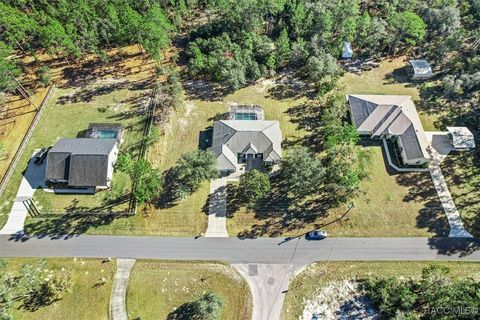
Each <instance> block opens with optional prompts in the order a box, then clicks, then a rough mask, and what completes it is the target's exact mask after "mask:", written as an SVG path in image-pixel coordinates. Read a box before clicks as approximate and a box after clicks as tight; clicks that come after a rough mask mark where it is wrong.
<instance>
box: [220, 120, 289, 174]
mask: <svg viewBox="0 0 480 320" xmlns="http://www.w3.org/2000/svg"><path fill="white" fill-rule="evenodd" d="M281 144H282V131H281V130H280V124H279V123H278V121H267V120H220V121H215V123H214V124H213V142H212V147H211V151H212V152H213V153H214V154H215V157H216V158H217V168H218V170H220V171H221V172H224V173H229V172H235V171H242V170H243V169H244V168H245V166H246V169H247V170H249V169H253V168H257V169H259V168H260V166H264V165H273V164H275V163H278V162H280V160H281V157H282V147H281Z"/></svg>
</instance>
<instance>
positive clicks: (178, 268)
mask: <svg viewBox="0 0 480 320" xmlns="http://www.w3.org/2000/svg"><path fill="white" fill-rule="evenodd" d="M210 292H212V293H215V294H217V295H218V296H219V297H220V298H221V299H222V301H223V309H222V319H225V320H235V319H236V320H247V319H251V313H252V298H251V294H250V288H249V287H248V284H247V283H246V281H245V280H244V279H243V278H242V276H241V275H240V274H239V273H238V272H237V271H236V270H235V269H233V268H232V267H231V266H229V265H225V264H220V263H214V262H175V261H171V262H161V261H137V262H136V263H135V265H134V267H133V269H132V273H131V275H130V282H129V286H128V291H127V313H128V316H129V318H130V319H142V320H143V319H144V320H147V319H174V318H173V313H174V312H175V310H177V309H179V308H180V307H181V306H182V305H184V304H186V303H190V302H193V301H195V300H197V299H199V298H201V297H202V296H203V295H204V294H206V293H210ZM169 315H170V316H169Z"/></svg>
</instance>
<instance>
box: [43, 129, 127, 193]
mask: <svg viewBox="0 0 480 320" xmlns="http://www.w3.org/2000/svg"><path fill="white" fill-rule="evenodd" d="M117 154H118V141H117V139H89V138H76V139H65V138H63V139H60V140H59V141H58V142H57V143H56V144H55V145H54V146H53V148H52V149H50V151H49V152H48V156H47V162H46V163H47V165H46V172H45V183H46V185H47V186H49V187H52V188H58V189H92V188H93V191H95V190H97V189H102V188H109V187H110V182H111V180H112V175H113V166H114V164H115V161H116V159H117Z"/></svg>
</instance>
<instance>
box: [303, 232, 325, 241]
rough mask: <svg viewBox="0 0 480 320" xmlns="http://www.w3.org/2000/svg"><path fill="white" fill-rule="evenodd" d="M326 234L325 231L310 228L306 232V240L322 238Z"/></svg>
mask: <svg viewBox="0 0 480 320" xmlns="http://www.w3.org/2000/svg"><path fill="white" fill-rule="evenodd" d="M327 236H328V235H327V232H326V231H322V230H312V231H310V232H308V233H307V234H306V238H307V240H322V239H325V238H326V237H327Z"/></svg>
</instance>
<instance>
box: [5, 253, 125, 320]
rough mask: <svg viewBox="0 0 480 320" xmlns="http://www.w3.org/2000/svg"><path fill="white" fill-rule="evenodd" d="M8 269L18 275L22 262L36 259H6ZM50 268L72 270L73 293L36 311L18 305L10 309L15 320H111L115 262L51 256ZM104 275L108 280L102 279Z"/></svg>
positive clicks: (49, 260)
mask: <svg viewBox="0 0 480 320" xmlns="http://www.w3.org/2000/svg"><path fill="white" fill-rule="evenodd" d="M4 260H5V261H6V262H7V268H6V270H5V271H6V272H8V273H12V274H18V272H19V271H20V268H21V267H22V265H24V264H27V263H34V262H35V260H34V259H4ZM47 263H48V265H47V266H48V267H49V268H50V269H53V270H60V269H62V268H64V269H66V270H68V271H70V274H71V279H72V281H73V286H72V288H71V292H66V293H64V294H63V298H62V299H61V300H59V301H56V302H54V303H53V304H51V305H48V306H44V307H40V308H39V309H38V310H35V311H26V310H24V309H21V308H18V307H19V305H18V304H15V305H14V306H13V307H12V308H10V313H11V314H12V316H13V318H14V319H19V320H20V319H25V320H27V319H30V320H52V319H78V320H81V319H84V320H91V319H98V320H102V319H104V320H107V319H109V303H110V294H111V290H112V284H113V277H114V274H115V270H116V267H115V261H114V260H112V261H110V262H107V263H102V261H101V260H94V259H73V258H71V259H63V258H62V259H48V260H47ZM102 278H104V280H105V282H103V281H102Z"/></svg>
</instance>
